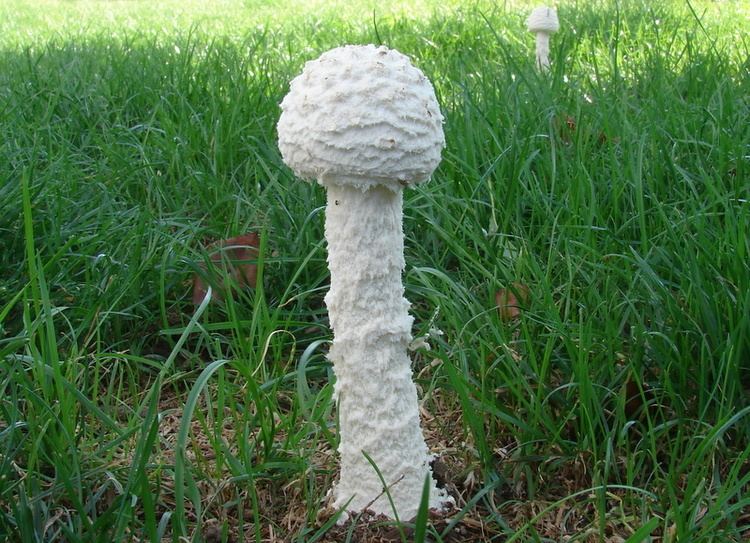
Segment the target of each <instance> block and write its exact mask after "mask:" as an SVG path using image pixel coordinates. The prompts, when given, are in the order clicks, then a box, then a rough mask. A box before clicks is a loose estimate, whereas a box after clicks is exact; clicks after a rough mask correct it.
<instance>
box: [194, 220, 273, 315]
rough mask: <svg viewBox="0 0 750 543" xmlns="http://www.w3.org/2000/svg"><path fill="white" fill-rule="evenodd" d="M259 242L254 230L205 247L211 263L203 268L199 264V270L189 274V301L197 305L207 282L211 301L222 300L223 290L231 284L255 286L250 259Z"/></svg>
mask: <svg viewBox="0 0 750 543" xmlns="http://www.w3.org/2000/svg"><path fill="white" fill-rule="evenodd" d="M259 245H260V239H259V238H258V234H257V233H255V232H250V233H249V234H244V235H242V236H237V237H234V238H229V239H224V240H220V241H216V242H214V243H211V244H210V245H208V246H207V247H206V250H207V251H210V256H209V259H210V261H211V266H210V269H207V268H206V266H205V265H201V268H202V270H203V272H202V273H196V274H195V275H194V276H193V304H195V305H200V303H201V302H202V301H203V298H205V296H206V292H207V290H208V285H211V287H212V288H213V299H215V300H222V299H224V292H225V291H226V290H227V288H229V287H230V286H231V284H232V283H233V284H236V285H237V286H239V287H250V288H255V282H256V281H257V267H256V265H255V264H254V263H253V261H254V260H256V259H257V258H258V246H259ZM225 278H229V279H230V281H226V280H225ZM227 283H229V284H227Z"/></svg>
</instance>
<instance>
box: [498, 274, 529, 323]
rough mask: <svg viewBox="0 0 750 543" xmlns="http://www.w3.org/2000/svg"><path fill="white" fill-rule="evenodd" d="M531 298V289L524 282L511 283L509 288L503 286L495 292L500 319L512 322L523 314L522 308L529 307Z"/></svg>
mask: <svg viewBox="0 0 750 543" xmlns="http://www.w3.org/2000/svg"><path fill="white" fill-rule="evenodd" d="M530 299H531V290H530V289H529V287H528V286H527V285H524V284H523V283H511V285H510V286H509V287H508V288H501V289H500V290H498V291H497V292H496V293H495V304H496V305H497V310H498V312H499V314H500V320H502V321H503V322H510V321H512V320H515V319H517V318H519V317H520V316H521V309H523V308H524V307H527V306H528V304H529V300H530Z"/></svg>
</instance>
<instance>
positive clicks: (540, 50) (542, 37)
mask: <svg viewBox="0 0 750 543" xmlns="http://www.w3.org/2000/svg"><path fill="white" fill-rule="evenodd" d="M549 36H550V35H549V34H547V33H546V32H537V33H536V65H537V66H538V67H539V69H540V70H544V71H547V70H549Z"/></svg>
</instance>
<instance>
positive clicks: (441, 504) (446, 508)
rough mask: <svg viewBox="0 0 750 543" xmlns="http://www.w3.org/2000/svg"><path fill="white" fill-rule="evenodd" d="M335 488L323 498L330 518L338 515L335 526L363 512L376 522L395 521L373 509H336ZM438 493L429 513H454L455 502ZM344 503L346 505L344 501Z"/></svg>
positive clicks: (339, 507) (441, 492) (441, 489)
mask: <svg viewBox="0 0 750 543" xmlns="http://www.w3.org/2000/svg"><path fill="white" fill-rule="evenodd" d="M432 479H433V484H434V483H436V482H437V481H436V479H435V476H434V475H433V476H432ZM336 486H337V485H335V484H334V486H333V487H332V488H331V489H329V490H328V492H327V493H326V496H325V498H324V500H323V504H324V506H325V507H326V509H329V510H330V512H331V514H330V516H334V515H336V514H340V516H339V518H338V519H337V520H336V525H337V526H343V525H344V524H346V523H347V522H349V519H351V518H352V516H355V515H359V514H361V513H365V512H367V513H369V514H370V515H372V517H373V519H376V520H379V519H381V518H383V517H385V518H387V519H389V520H395V518H394V516H393V514H390V515H389V514H386V513H384V512H382V511H381V512H377V511H374V510H373V509H371V508H369V507H363V508H360V509H357V508H351V509H348V508H347V509H343V510H341V508H342V507H345V506H343V505H342V506H338V507H337V506H336V505H335V504H336V502H337V498H336ZM438 491H439V492H440V494H441V495H442V496H441V499H440V501H438V502H437V503H436V504H433V505H432V506H431V507H430V508H429V512H430V513H434V514H437V515H447V514H450V513H452V512H453V511H455V510H456V500H455V499H453V496H451V495H450V494H448V493H447V492H446V491H445V489H444V488H438ZM383 497H384V498H385V499H386V500H387V499H388V498H387V496H385V495H384V496H383ZM347 501H348V500H347ZM345 503H346V501H345ZM339 511H341V512H340V513H339ZM326 516H327V517H328V515H326ZM414 518H416V516H415V517H413V518H408V519H404V518H399V520H400V521H401V522H413V521H414Z"/></svg>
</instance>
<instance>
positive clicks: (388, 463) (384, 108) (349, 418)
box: [278, 45, 452, 520]
mask: <svg viewBox="0 0 750 543" xmlns="http://www.w3.org/2000/svg"><path fill="white" fill-rule="evenodd" d="M281 110H282V113H281V118H280V119H279V123H278V134H279V149H280V150H281V154H282V157H283V159H284V162H285V163H286V164H287V165H288V166H289V167H290V168H292V170H293V171H294V172H295V173H296V174H297V175H298V176H300V177H302V178H308V179H309V178H314V179H317V181H318V183H320V184H321V185H323V186H324V187H325V188H326V189H327V197H328V204H327V207H326V221H325V236H326V240H327V242H328V264H329V268H330V271H331V287H330V290H329V292H328V294H327V295H326V297H325V302H326V305H327V307H328V313H329V317H330V322H331V327H332V328H333V345H332V347H331V349H330V352H329V355H328V357H329V359H330V360H331V361H332V362H333V365H334V366H333V367H334V372H335V374H336V385H335V394H336V398H337V401H338V406H339V410H338V413H339V424H340V445H339V454H340V459H341V472H340V475H339V480H338V482H337V484H336V486H335V488H334V490H333V498H334V506H336V507H343V506H344V505H345V504H347V503H348V505H347V510H349V511H361V510H363V509H365V508H368V509H370V510H372V511H374V512H375V513H380V514H384V515H386V516H389V517H391V518H392V517H393V516H394V511H393V510H392V508H391V506H390V504H389V501H388V498H387V497H386V496H385V494H384V492H383V484H382V483H381V481H380V478H379V476H378V474H377V472H376V470H375V469H374V468H373V466H372V465H371V464H370V462H369V461H368V460H367V458H366V456H365V454H364V453H367V455H369V456H370V457H371V458H372V460H373V462H374V464H375V465H376V466H377V468H378V470H379V471H380V473H381V474H382V476H383V479H384V480H385V482H386V485H387V487H388V492H389V493H390V496H391V498H392V499H393V502H394V505H395V509H396V511H395V512H396V513H397V514H398V517H399V518H400V519H403V520H408V519H410V518H412V517H413V516H414V515H415V514H416V512H417V509H418V507H419V501H420V497H421V494H422V488H423V486H424V482H425V479H426V477H430V480H431V483H430V501H429V505H430V507H431V508H435V509H443V508H444V507H445V506H447V505H448V504H450V503H452V499H451V498H450V497H449V496H447V495H446V493H445V492H444V491H443V490H441V489H438V488H437V487H436V484H435V481H434V480H433V479H432V477H431V475H432V473H431V469H430V461H431V456H430V454H429V453H428V449H427V446H426V444H425V441H424V437H423V435H422V430H421V428H420V422H419V409H418V404H417V390H416V387H415V385H414V383H413V381H412V371H411V362H410V360H409V357H408V355H407V348H408V346H409V343H410V341H411V327H412V322H413V319H412V317H410V316H409V313H408V310H409V302H408V301H407V300H406V299H405V298H404V287H403V285H402V282H401V273H402V271H403V269H404V256H403V248H404V238H403V229H402V200H403V190H402V189H403V188H404V187H407V186H409V185H413V184H416V183H421V182H424V181H427V180H428V179H429V177H430V175H432V172H433V171H434V170H435V168H436V167H437V165H438V163H439V162H440V153H441V151H442V149H443V147H444V145H445V140H444V137H443V128H442V121H443V117H442V115H441V114H440V108H439V106H438V103H437V100H436V98H435V92H434V90H433V88H432V85H431V84H430V82H429V81H428V80H427V78H426V77H425V76H424V74H422V72H421V71H420V70H418V69H417V68H415V67H414V66H412V64H411V62H410V61H409V59H408V58H407V57H406V56H404V55H402V54H401V53H399V52H397V51H393V50H389V49H387V48H385V47H375V46H373V45H367V46H345V47H339V48H336V49H333V50H331V51H328V52H327V53H324V54H323V55H322V56H321V57H320V58H318V59H317V60H314V61H310V62H308V63H307V64H305V67H304V70H303V71H302V74H301V75H299V76H298V77H296V78H295V79H294V80H293V81H292V82H291V86H290V90H289V94H288V95H287V96H286V97H285V98H284V100H283V101H282V103H281ZM349 500H351V501H349Z"/></svg>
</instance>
